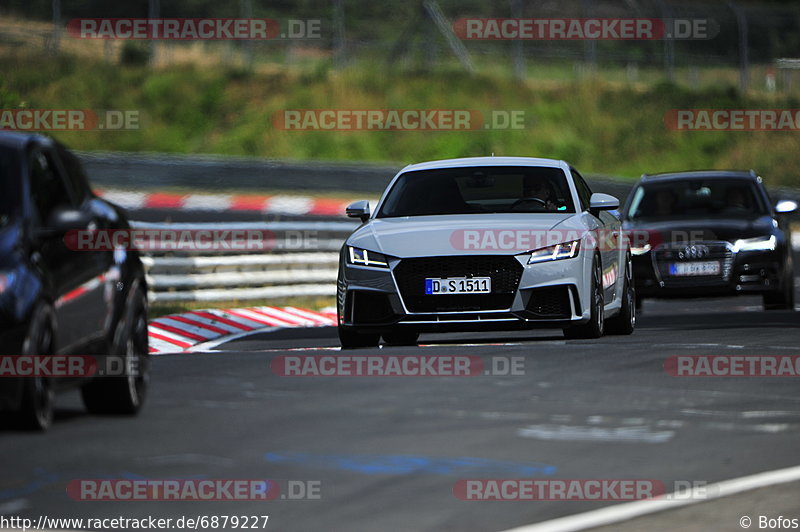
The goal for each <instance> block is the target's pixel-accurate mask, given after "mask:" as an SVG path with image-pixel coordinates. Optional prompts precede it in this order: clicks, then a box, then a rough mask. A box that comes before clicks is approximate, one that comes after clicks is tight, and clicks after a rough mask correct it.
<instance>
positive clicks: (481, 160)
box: [402, 156, 569, 172]
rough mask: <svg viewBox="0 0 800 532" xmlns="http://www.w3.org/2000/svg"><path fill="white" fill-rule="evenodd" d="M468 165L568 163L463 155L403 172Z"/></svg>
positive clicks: (561, 165) (563, 164)
mask: <svg viewBox="0 0 800 532" xmlns="http://www.w3.org/2000/svg"><path fill="white" fill-rule="evenodd" d="M470 166H542V167H547V168H565V167H568V166H569V165H568V164H567V163H566V162H564V161H559V160H556V159H541V158H538V157H494V156H491V157H463V158H460V159H442V160H439V161H428V162H424V163H416V164H409V165H408V166H406V167H405V168H403V170H402V171H403V172H413V171H416V170H434V169H441V168H462V167H470Z"/></svg>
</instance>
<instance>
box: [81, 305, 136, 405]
mask: <svg viewBox="0 0 800 532" xmlns="http://www.w3.org/2000/svg"><path fill="white" fill-rule="evenodd" d="M111 354H112V355H113V357H114V359H115V362H116V359H119V362H121V364H118V367H121V368H122V372H123V375H122V376H113V377H108V376H106V377H103V376H101V377H97V378H95V379H94V380H93V381H91V382H89V383H87V384H85V385H84V386H83V388H82V389H81V395H82V397H83V402H84V404H85V405H86V408H87V409H88V410H89V412H92V413H93V414H115V415H134V414H137V413H138V412H139V410H140V409H141V408H142V404H143V403H144V399H145V397H146V396H147V389H148V386H149V383H150V355H149V352H148V345H147V299H146V297H145V295H144V293H143V292H142V291H141V290H136V291H135V292H134V293H133V294H131V297H129V298H128V304H127V306H126V308H125V309H124V311H123V313H122V318H121V319H120V322H119V323H118V324H117V328H116V332H115V334H114V339H113V342H112V348H111ZM107 366H109V365H108V364H107Z"/></svg>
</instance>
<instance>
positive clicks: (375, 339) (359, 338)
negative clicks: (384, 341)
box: [339, 325, 381, 349]
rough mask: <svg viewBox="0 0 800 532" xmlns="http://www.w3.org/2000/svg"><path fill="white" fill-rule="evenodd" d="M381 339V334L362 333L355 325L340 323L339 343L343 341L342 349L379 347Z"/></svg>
mask: <svg viewBox="0 0 800 532" xmlns="http://www.w3.org/2000/svg"><path fill="white" fill-rule="evenodd" d="M380 340H381V335H380V334H374V333H362V332H359V331H358V330H357V329H354V328H353V327H345V326H343V325H339V343H341V345H342V349H355V348H358V347H377V346H378V343H379V342H380Z"/></svg>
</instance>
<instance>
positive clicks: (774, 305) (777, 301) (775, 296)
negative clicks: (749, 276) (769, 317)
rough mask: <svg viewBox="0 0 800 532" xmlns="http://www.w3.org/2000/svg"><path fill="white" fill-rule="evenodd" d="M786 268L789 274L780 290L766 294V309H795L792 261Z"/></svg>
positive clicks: (764, 297)
mask: <svg viewBox="0 0 800 532" xmlns="http://www.w3.org/2000/svg"><path fill="white" fill-rule="evenodd" d="M786 270H787V275H786V278H785V279H784V281H783V283H782V284H783V286H781V288H780V290H778V291H775V292H768V293H766V294H764V296H763V299H764V310H794V272H793V270H792V264H791V263H789V264H788V266H787V267H786Z"/></svg>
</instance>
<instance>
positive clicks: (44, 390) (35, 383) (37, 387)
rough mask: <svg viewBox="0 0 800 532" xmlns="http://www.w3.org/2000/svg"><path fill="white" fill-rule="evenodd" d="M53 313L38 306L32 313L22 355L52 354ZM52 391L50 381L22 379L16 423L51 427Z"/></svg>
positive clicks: (24, 426)
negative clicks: (20, 398)
mask: <svg viewBox="0 0 800 532" xmlns="http://www.w3.org/2000/svg"><path fill="white" fill-rule="evenodd" d="M53 323H54V316H53V310H52V308H50V307H49V306H48V305H44V304H42V305H40V306H38V307H36V309H35V310H34V311H33V316H32V317H31V323H30V326H29V328H28V334H27V335H26V336H25V342H24V344H23V346H22V354H23V355H25V356H34V357H44V356H51V355H53V347H54V338H53V334H54V330H55V326H54V325H53ZM54 409H55V390H54V387H53V381H52V380H51V379H49V378H47V377H45V376H41V375H37V376H34V377H26V378H23V383H22V403H21V404H20V409H19V412H18V421H19V424H20V425H21V426H22V428H25V429H29V430H38V431H45V430H47V429H48V428H50V425H52V424H53V412H54Z"/></svg>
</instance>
